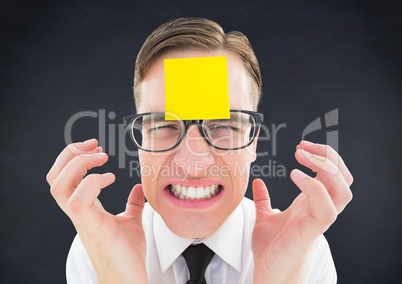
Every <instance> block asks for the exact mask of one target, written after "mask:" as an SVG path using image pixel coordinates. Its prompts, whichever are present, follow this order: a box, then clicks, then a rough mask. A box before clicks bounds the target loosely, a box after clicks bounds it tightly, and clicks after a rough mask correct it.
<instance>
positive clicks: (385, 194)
mask: <svg viewBox="0 0 402 284" xmlns="http://www.w3.org/2000/svg"><path fill="white" fill-rule="evenodd" d="M84 2H85V4H84ZM115 2H116V3H114V4H111V3H112V1H110V3H107V1H8V2H7V1H6V2H5V3H4V1H2V4H1V7H0V22H1V26H2V29H1V31H0V32H1V34H0V38H1V45H0V46H1V47H0V48H1V50H0V52H1V53H0V60H1V61H0V66H1V70H0V82H1V84H0V93H1V95H0V105H1V115H0V125H1V139H0V149H1V151H0V175H1V176H0V177H1V179H0V188H1V189H0V208H1V209H0V210H1V214H0V220H1V227H0V244H1V247H0V249H1V252H0V283H65V272H64V270H65V258H66V255H67V252H68V249H69V246H70V243H71V240H72V238H73V237H74V235H75V231H74V228H73V226H72V224H71V223H70V221H69V220H68V218H67V217H66V216H65V215H64V213H63V212H62V211H61V210H60V209H59V208H58V207H57V205H56V203H55V202H54V200H53V199H52V197H51V196H50V194H49V186H48V185H47V183H46V181H45V175H46V173H47V171H48V170H49V168H50V167H51V165H52V164H53V161H54V159H55V158H56V156H57V154H58V153H59V152H60V151H61V149H62V148H63V147H64V146H65V141H64V136H63V135H64V128H65V125H66V122H67V120H68V119H69V118H70V117H71V116H72V115H73V114H75V113H77V112H80V111H84V110H86V111H95V112H97V111H99V110H105V112H106V113H109V112H114V113H116V115H117V116H116V118H115V119H109V118H107V121H106V122H107V124H108V126H116V125H117V124H119V123H120V120H121V118H122V117H123V116H125V115H128V114H131V113H133V112H134V106H133V103H132V90H131V87H132V71H133V67H134V60H135V56H136V54H137V52H138V50H139V48H140V46H141V44H142V42H143V41H144V40H145V38H146V36H147V35H148V34H149V33H150V32H151V31H152V30H153V29H154V28H156V27H157V26H158V25H160V24H161V23H163V22H165V21H166V20H169V19H172V18H176V17H180V16H201V17H207V18H210V19H212V20H215V21H217V22H218V23H220V24H221V25H222V26H223V28H224V29H225V30H226V31H229V30H240V31H242V32H244V33H245V34H246V35H247V36H248V37H249V39H250V41H251V43H252V44H253V46H254V48H255V52H256V54H257V56H258V58H259V61H260V65H261V69H262V74H263V82H264V99H263V103H262V105H261V108H260V110H261V111H262V112H264V113H265V116H266V121H267V124H269V125H271V124H272V123H275V124H277V125H278V124H280V123H286V128H283V129H282V130H280V132H279V134H278V144H277V147H278V148H277V155H276V156H273V155H272V153H271V155H270V156H269V157H266V158H259V159H258V160H257V165H260V166H262V165H265V164H267V163H268V162H269V160H271V163H272V162H273V161H275V163H276V164H277V165H283V166H284V167H285V168H286V175H287V176H286V177H285V178H280V177H274V176H271V177H266V178H264V180H265V181H266V182H267V184H268V187H269V189H270V193H271V195H272V199H273V205H274V206H275V207H277V208H280V209H285V208H286V207H287V206H288V205H289V204H290V203H291V201H292V199H293V198H294V197H295V195H296V194H297V193H298V190H297V188H296V187H295V186H294V185H293V184H292V183H291V182H290V180H289V178H288V174H289V172H290V171H291V170H292V169H293V168H294V167H298V165H297V163H296V161H295V160H294V157H293V152H294V147H295V145H296V144H297V143H298V141H299V140H300V138H301V133H302V131H303V129H304V128H305V127H306V126H307V125H308V124H309V123H310V122H311V121H313V120H314V119H316V118H318V117H323V116H324V114H325V113H327V112H328V111H330V110H333V109H336V108H338V109H339V125H338V126H337V127H336V128H335V129H336V130H338V133H339V152H340V154H341V155H342V157H343V158H344V160H345V161H346V163H347V165H348V166H349V168H350V170H351V171H352V173H353V174H354V177H355V183H354V184H353V186H352V189H353V192H354V200H353V202H352V203H351V204H350V205H349V206H348V207H347V209H346V210H345V211H344V213H342V215H340V216H339V218H338V220H337V222H336V223H335V224H334V225H333V226H332V227H331V228H330V230H329V231H328V232H327V233H326V237H327V238H328V240H329V241H330V244H331V247H332V252H333V256H334V259H335V262H336V265H337V269H338V273H339V283H401V281H402V272H401V271H402V270H401V269H400V268H399V267H398V266H400V263H401V261H402V251H401V247H402V245H401V242H400V238H401V236H402V234H401V232H402V226H401V221H400V220H401V217H402V216H401V213H402V210H401V204H402V200H401V196H402V194H401V190H402V187H401V183H400V176H401V174H400V170H401V168H400V159H401V154H400V153H401V151H400V149H399V148H400V144H401V143H400V142H401V118H402V116H401V111H400V109H401V107H400V103H401V85H402V83H401V75H402V72H401V71H402V70H401V67H402V65H401V58H400V56H399V55H400V51H401V50H402V46H401V21H400V20H399V17H400V16H399V10H398V9H399V6H398V5H397V4H394V3H391V2H387V1H378V2H380V3H377V4H369V3H367V2H366V1H256V2H253V3H251V4H247V3H246V1H226V2H225V3H224V4H214V1H183V2H177V1H159V0H155V1H148V2H145V1H144V2H139V3H134V2H135V1H115ZM137 2H138V1H137ZM168 2H170V3H168ZM395 3H396V2H395ZM107 133H108V135H109V133H110V132H107ZM98 136H99V130H98V121H97V120H96V119H92V118H87V119H82V120H80V121H79V122H77V123H76V124H75V125H74V128H73V138H74V140H76V141H78V140H84V139H88V138H91V137H98ZM309 138H310V139H312V140H314V141H316V142H325V130H322V131H317V132H316V133H315V134H314V135H311V136H309ZM104 146H105V147H106V150H107V151H109V150H108V149H110V143H109V141H106V143H105V145H104ZM271 147H272V143H270V142H269V141H265V142H263V141H262V142H261V143H260V149H262V150H264V149H269V150H271ZM109 152H110V151H109ZM126 158H127V159H132V158H128V157H126ZM118 161H119V158H118V157H117V156H112V157H111V158H110V161H109V162H108V164H107V165H106V166H104V167H103V168H102V169H101V170H99V171H102V172H103V171H113V172H114V173H115V174H116V175H117V181H116V182H115V184H114V185H112V186H111V187H110V188H108V189H105V190H104V192H103V193H102V194H101V200H102V202H103V204H104V206H105V207H106V209H107V210H109V211H111V212H113V213H118V212H120V211H122V210H123V208H124V204H125V200H126V197H127V194H128V192H129V191H130V189H131V187H132V185H133V184H134V183H135V182H138V178H137V177H136V176H132V177H130V171H129V169H128V167H126V168H123V169H118ZM127 164H128V161H127ZM299 168H300V167H299ZM248 194H249V192H248Z"/></svg>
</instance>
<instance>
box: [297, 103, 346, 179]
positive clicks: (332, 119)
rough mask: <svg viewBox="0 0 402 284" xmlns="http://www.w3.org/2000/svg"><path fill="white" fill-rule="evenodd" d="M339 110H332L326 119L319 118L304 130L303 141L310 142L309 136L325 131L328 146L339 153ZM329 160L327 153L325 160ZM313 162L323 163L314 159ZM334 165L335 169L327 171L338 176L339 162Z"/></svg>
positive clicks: (325, 116)
mask: <svg viewBox="0 0 402 284" xmlns="http://www.w3.org/2000/svg"><path fill="white" fill-rule="evenodd" d="M338 110H339V109H338V108H336V109H334V110H331V111H329V112H327V113H326V114H325V115H324V117H318V118H317V119H315V120H314V121H312V122H311V123H310V124H309V125H307V127H306V128H305V129H304V131H303V133H302V139H303V140H309V139H308V138H307V139H306V136H308V135H309V134H311V133H313V132H316V131H319V130H321V131H325V135H326V144H327V145H329V146H331V147H332V148H333V149H334V150H335V151H336V152H338V149H339V137H338V136H339V135H338V129H337V128H338V125H339V111H338ZM326 158H327V153H325V156H324V159H326ZM311 162H313V163H316V164H317V165H318V163H322V161H320V160H318V161H314V160H313V159H312V160H311ZM332 163H334V164H335V166H336V167H335V168H333V169H332V168H331V169H327V171H329V172H330V173H331V174H337V172H338V160H336V161H332Z"/></svg>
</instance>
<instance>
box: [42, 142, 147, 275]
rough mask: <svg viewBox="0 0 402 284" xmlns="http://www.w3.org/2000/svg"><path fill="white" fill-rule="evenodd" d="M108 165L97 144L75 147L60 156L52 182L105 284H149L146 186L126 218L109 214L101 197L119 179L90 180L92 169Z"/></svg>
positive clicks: (134, 195)
mask: <svg viewBox="0 0 402 284" xmlns="http://www.w3.org/2000/svg"><path fill="white" fill-rule="evenodd" d="M107 160H108V156H107V154H106V153H103V152H102V148H101V147H98V141H97V140H96V139H91V140H88V141H85V142H80V143H74V144H70V145H68V146H67V147H66V148H65V149H64V150H63V151H62V152H61V153H60V155H59V156H58V157H57V159H56V161H55V163H54V164H53V166H52V168H51V169H50V171H49V173H48V174H47V176H46V179H47V181H48V183H49V185H50V187H51V189H50V191H51V194H52V195H53V197H54V199H55V200H56V201H57V204H58V205H59V206H60V208H61V209H62V210H63V211H64V212H65V213H66V214H67V215H68V217H69V218H70V219H71V221H72V222H73V224H74V226H75V228H76V230H77V232H78V235H79V236H80V238H81V241H82V243H83V245H84V247H85V249H86V251H87V253H88V255H89V258H90V259H91V262H92V265H93V267H94V270H95V272H96V275H97V277H98V281H99V283H133V281H135V283H147V282H148V281H147V273H146V268H145V253H146V244H145V235H144V231H143V228H142V210H143V208H144V194H143V191H142V186H141V185H140V184H137V185H135V186H134V187H133V189H132V191H131V193H130V195H129V197H128V202H127V206H126V210H125V212H124V213H123V214H122V215H118V216H115V215H112V214H110V213H109V212H107V211H106V210H105V209H104V208H103V207H102V204H101V203H100V201H99V199H98V195H99V194H100V192H101V190H102V189H103V188H105V187H107V186H109V185H110V184H112V183H113V182H114V180H115V176H114V175H113V174H112V173H105V174H89V175H87V172H88V170H90V169H92V168H94V167H98V166H101V165H103V164H104V163H106V161H107Z"/></svg>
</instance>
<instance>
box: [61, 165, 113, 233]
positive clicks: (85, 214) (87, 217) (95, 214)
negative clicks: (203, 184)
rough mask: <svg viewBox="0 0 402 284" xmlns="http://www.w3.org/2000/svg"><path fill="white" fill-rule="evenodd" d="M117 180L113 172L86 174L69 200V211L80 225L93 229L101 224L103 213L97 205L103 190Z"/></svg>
mask: <svg viewBox="0 0 402 284" xmlns="http://www.w3.org/2000/svg"><path fill="white" fill-rule="evenodd" d="M114 181H115V176H114V174H112V173H105V174H90V175H88V176H86V177H85V178H84V179H83V181H82V182H81V183H80V185H79V186H78V187H77V189H76V190H75V191H74V193H73V194H72V195H71V198H70V199H69V200H68V202H67V208H68V213H70V215H71V217H72V218H73V219H74V223H75V224H78V225H79V227H81V228H83V227H85V228H86V229H88V230H91V229H93V228H95V227H96V226H98V225H99V224H100V221H101V219H100V218H102V214H100V213H101V212H100V211H99V209H100V207H99V206H97V204H96V203H97V202H98V196H99V194H100V192H101V190H102V189H103V188H105V187H107V186H109V185H110V184H112V183H113V182H114Z"/></svg>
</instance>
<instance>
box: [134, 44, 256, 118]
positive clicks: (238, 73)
mask: <svg viewBox="0 0 402 284" xmlns="http://www.w3.org/2000/svg"><path fill="white" fill-rule="evenodd" d="M206 56H209V57H210V56H226V57H227V62H228V80H229V82H228V83H229V96H230V108H231V109H247V110H252V102H251V94H250V90H251V88H250V79H249V77H248V75H247V72H246V70H245V68H244V65H243V63H242V62H241V60H240V58H239V57H238V55H237V54H235V53H233V52H231V51H227V50H217V51H194V50H186V51H176V52H169V53H166V54H164V55H163V56H161V57H160V58H158V59H157V60H156V61H155V63H154V64H153V65H152V66H151V68H150V69H149V70H148V72H147V74H146V75H145V76H144V79H143V81H142V82H141V85H140V92H141V103H140V105H139V106H138V110H137V112H138V113H143V112H149V111H164V110H165V74H164V66H163V63H164V59H167V58H194V57H206Z"/></svg>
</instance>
